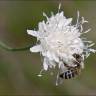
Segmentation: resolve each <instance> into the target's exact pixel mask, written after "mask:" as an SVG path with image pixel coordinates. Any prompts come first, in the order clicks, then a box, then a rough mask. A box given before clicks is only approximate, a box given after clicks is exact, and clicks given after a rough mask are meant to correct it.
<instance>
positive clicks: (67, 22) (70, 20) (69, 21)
mask: <svg viewBox="0 0 96 96" xmlns="http://www.w3.org/2000/svg"><path fill="white" fill-rule="evenodd" d="M71 22H72V18H68V19H66V21H65V24H64V26H67V25H69V24H70V23H71Z"/></svg>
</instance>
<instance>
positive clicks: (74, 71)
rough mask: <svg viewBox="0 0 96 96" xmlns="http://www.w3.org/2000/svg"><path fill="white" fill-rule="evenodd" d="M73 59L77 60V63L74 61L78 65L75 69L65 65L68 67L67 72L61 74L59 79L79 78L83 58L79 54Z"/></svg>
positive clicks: (74, 55)
mask: <svg viewBox="0 0 96 96" xmlns="http://www.w3.org/2000/svg"><path fill="white" fill-rule="evenodd" d="M73 57H74V58H75V59H76V61H73V63H74V64H75V65H76V66H75V67H70V66H68V65H67V64H65V63H64V65H65V66H66V67H67V70H66V71H65V72H63V73H60V74H59V77H60V78H62V79H71V78H74V77H76V76H78V75H79V74H80V73H81V69H82V68H81V62H82V57H81V56H80V55H79V54H76V53H75V54H73Z"/></svg>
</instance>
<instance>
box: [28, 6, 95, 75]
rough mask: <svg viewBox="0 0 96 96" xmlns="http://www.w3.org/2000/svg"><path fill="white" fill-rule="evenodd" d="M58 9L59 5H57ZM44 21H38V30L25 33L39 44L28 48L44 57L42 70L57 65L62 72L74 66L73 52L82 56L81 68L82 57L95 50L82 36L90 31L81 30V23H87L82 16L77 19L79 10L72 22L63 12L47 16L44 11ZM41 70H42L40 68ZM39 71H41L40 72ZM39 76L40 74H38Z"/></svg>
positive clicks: (90, 42)
mask: <svg viewBox="0 0 96 96" xmlns="http://www.w3.org/2000/svg"><path fill="white" fill-rule="evenodd" d="M59 9H60V6H59ZM43 16H45V17H46V19H47V20H46V21H42V22H39V24H38V30H37V31H36V30H27V33H28V34H30V35H32V36H34V37H36V38H37V41H39V44H36V45H35V46H33V47H32V48H30V51H31V52H40V54H41V55H42V56H43V57H44V61H43V70H45V71H47V70H48V69H49V68H55V67H56V66H57V67H58V69H59V71H62V72H64V71H65V70H67V67H66V66H65V65H64V63H65V64H66V65H67V66H69V67H75V66H76V65H75V64H74V62H73V61H76V58H74V56H73V55H74V54H79V55H80V56H81V57H82V62H81V63H80V64H81V68H84V63H83V62H84V59H85V58H87V57H88V56H89V55H90V53H91V52H93V53H95V52H96V50H94V49H91V46H93V45H94V43H92V41H88V40H86V39H85V38H83V37H82V34H84V33H87V32H89V31H90V29H88V30H87V31H83V26H82V25H83V24H84V23H87V22H88V21H86V20H85V19H84V17H81V19H79V18H80V17H79V11H77V22H76V24H75V25H74V24H72V18H66V17H65V16H64V12H63V11H61V12H59V11H58V13H57V14H55V15H54V14H53V13H52V15H51V17H48V16H47V15H46V14H45V13H43ZM41 71H42V70H41ZM40 73H41V72H40ZM39 76H41V74H39Z"/></svg>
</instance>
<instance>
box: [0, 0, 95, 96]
mask: <svg viewBox="0 0 96 96" xmlns="http://www.w3.org/2000/svg"><path fill="white" fill-rule="evenodd" d="M60 2H61V4H62V7H61V10H63V11H64V14H65V16H66V17H73V19H74V22H75V21H76V17H77V10H79V11H80V16H84V17H85V19H86V20H88V21H89V23H88V24H86V26H85V28H84V29H88V28H92V30H91V31H90V32H89V33H88V34H87V35H86V37H87V38H88V39H90V40H93V41H94V42H95V43H96V12H95V11H96V1H95V0H68V1H67V0H62V1H58V0H56V1H55V0H49V1H47V0H42V1H41V0H36V1H35V0H33V1H31V0H28V1H27V0H26V1H24V0H20V1H19V0H13V1H12V0H8V1H7V0H4V1H3V0H1V1H0V40H1V41H2V42H4V43H5V44H7V45H9V46H11V47H13V48H15V47H17V48H18V47H23V46H26V45H30V44H32V45H34V44H35V42H36V38H34V37H32V36H29V35H28V34H27V32H26V30H27V29H34V28H35V29H37V24H38V22H39V21H42V20H43V19H45V17H43V15H42V13H43V12H45V13H46V14H47V15H48V16H51V14H50V13H51V11H53V12H54V13H57V11H58V5H59V3H60ZM94 48H95V49H96V47H95V46H94ZM41 68H42V61H41V58H40V55H39V54H38V53H37V54H34V53H31V52H30V51H29V50H28V51H22V52H9V51H5V50H3V49H1V48H0V96H2V95H8V96H10V95H12V96H14V95H16V96H17V95H22V96H28V95H31V96H49V95H51V96H55V95H56V96H60V95H62V96H64V95H68V96H69V95H70V96H74V95H76V96H78V95H90V96H92V95H96V54H91V56H90V57H89V58H88V59H86V60H85V69H84V70H83V71H82V74H81V75H80V76H79V77H78V78H76V79H72V80H64V83H63V84H62V85H60V86H58V87H57V86H55V80H56V76H54V75H53V76H51V75H50V72H45V74H44V75H43V77H41V78H39V77H37V74H38V73H39V71H40V70H41Z"/></svg>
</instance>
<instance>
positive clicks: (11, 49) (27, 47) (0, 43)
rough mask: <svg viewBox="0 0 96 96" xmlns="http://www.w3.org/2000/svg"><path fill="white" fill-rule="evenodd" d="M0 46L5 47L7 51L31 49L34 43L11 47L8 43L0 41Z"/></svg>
mask: <svg viewBox="0 0 96 96" xmlns="http://www.w3.org/2000/svg"><path fill="white" fill-rule="evenodd" d="M0 47H1V48H2V49H5V50H7V51H26V50H29V49H30V47H32V45H29V46H26V47H21V48H11V47H9V46H7V45H6V44H4V43H3V42H1V41H0Z"/></svg>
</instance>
